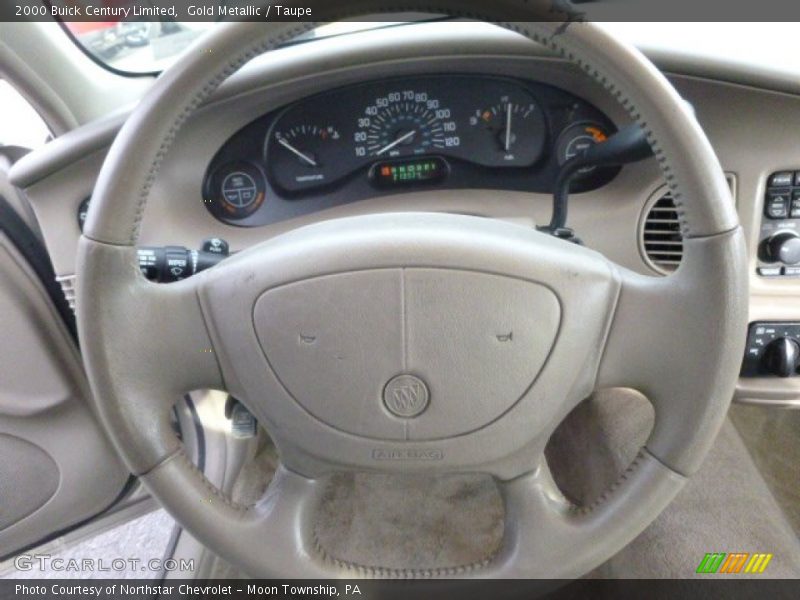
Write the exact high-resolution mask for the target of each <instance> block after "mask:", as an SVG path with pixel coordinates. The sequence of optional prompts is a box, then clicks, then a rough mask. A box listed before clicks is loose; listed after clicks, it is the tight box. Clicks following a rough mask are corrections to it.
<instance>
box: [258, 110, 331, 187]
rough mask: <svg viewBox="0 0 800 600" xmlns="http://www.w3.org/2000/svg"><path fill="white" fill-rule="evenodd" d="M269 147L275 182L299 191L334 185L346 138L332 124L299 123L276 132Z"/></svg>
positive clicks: (269, 139)
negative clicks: (328, 184)
mask: <svg viewBox="0 0 800 600" xmlns="http://www.w3.org/2000/svg"><path fill="white" fill-rule="evenodd" d="M265 146H266V163H267V165H268V166H269V169H270V173H271V175H272V177H271V179H272V181H273V182H274V183H275V184H276V185H277V186H278V187H280V188H281V189H283V190H285V191H288V192H296V191H301V190H305V189H308V188H312V187H317V186H322V185H325V184H327V183H330V182H331V180H332V179H333V174H334V172H335V169H334V167H335V166H336V164H337V159H338V155H339V154H340V153H341V152H342V138H341V135H340V134H339V131H338V130H337V129H336V128H335V127H333V126H332V125H325V126H321V125H313V124H295V125H292V126H289V127H288V128H286V129H283V128H281V129H276V130H273V131H272V132H271V133H270V135H269V136H268V137H267V140H266V143H265Z"/></svg>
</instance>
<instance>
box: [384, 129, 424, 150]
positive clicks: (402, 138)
mask: <svg viewBox="0 0 800 600" xmlns="http://www.w3.org/2000/svg"><path fill="white" fill-rule="evenodd" d="M416 133H417V132H416V131H415V130H413V129H412V130H411V131H409V132H408V133H406V134H405V135H401V136H400V137H399V138H397V139H396V140H395V141H393V142H392V143H391V144H386V145H385V146H384V147H383V148H381V149H380V150H378V151H377V152H376V153H375V156H380V155H381V154H383V153H384V152H388V151H389V150H391V149H392V148H394V147H395V146H398V145H400V144H402V143H403V142H405V141H406V140H410V139H411V138H412V137H414V135H415V134H416Z"/></svg>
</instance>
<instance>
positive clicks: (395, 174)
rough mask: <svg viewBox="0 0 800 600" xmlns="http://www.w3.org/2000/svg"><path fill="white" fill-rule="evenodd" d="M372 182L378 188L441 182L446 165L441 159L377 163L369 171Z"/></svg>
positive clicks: (445, 172)
mask: <svg viewBox="0 0 800 600" xmlns="http://www.w3.org/2000/svg"><path fill="white" fill-rule="evenodd" d="M370 174H371V177H372V180H373V181H374V182H375V183H376V184H377V185H378V186H380V187H394V186H403V185H406V184H413V183H429V182H436V181H441V180H442V179H444V177H445V176H446V175H447V163H445V162H444V160H442V159H441V158H437V157H433V158H418V159H412V160H402V161H389V162H382V163H377V164H375V165H374V166H373V167H372V170H371V173H370Z"/></svg>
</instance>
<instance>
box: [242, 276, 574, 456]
mask: <svg viewBox="0 0 800 600" xmlns="http://www.w3.org/2000/svg"><path fill="white" fill-rule="evenodd" d="M560 313H561V310H560V305H559V302H558V298H557V297H556V295H555V294H554V293H553V292H552V291H551V290H550V289H548V288H547V287H545V286H543V285H541V284H538V283H534V282H531V281H524V280H521V279H516V278H512V277H506V276H502V275H492V274H486V273H478V272H473V271H461V270H452V269H434V268H430V269H429V268H397V269H375V270H367V271H358V272H348V273H338V274H334V275H327V276H323V277H315V278H313V279H306V280H303V281H299V282H295V283H291V284H287V285H283V286H280V287H277V288H273V289H271V290H268V291H267V292H265V293H264V294H263V295H262V296H261V297H260V298H259V299H258V300H257V302H256V304H255V308H254V315H253V317H254V323H255V327H256V333H257V335H258V339H259V343H260V344H261V347H262V349H263V351H264V353H265V355H266V357H267V360H268V362H269V364H270V366H271V368H272V369H273V370H274V373H275V375H276V377H278V379H279V380H280V381H281V383H282V385H283V386H284V387H285V389H286V390H287V392H288V393H289V394H290V395H291V396H292V397H293V398H294V399H295V400H296V401H297V402H298V403H299V404H300V405H301V406H303V407H304V408H305V409H306V410H307V411H308V412H310V413H311V414H312V415H314V416H315V417H316V418H318V419H319V420H321V421H323V422H325V423H327V424H329V425H331V426H332V427H335V428H337V429H339V430H341V431H345V432H348V433H352V434H356V435H359V436H363V437H370V438H381V439H397V440H402V439H407V440H434V439H442V438H447V437H452V436H456V435H459V434H463V433H466V432H469V431H473V430H476V429H479V428H481V427H483V426H485V425H487V424H489V423H491V422H492V421H493V420H495V419H497V418H498V417H499V416H501V415H502V414H503V413H505V412H506V411H508V410H509V408H511V407H512V406H513V405H514V404H515V403H517V402H518V401H519V400H520V398H522V397H523V396H524V395H525V393H526V391H527V390H528V389H529V388H530V386H531V385H532V383H533V381H534V380H535V379H536V377H537V375H538V373H539V371H540V370H541V369H542V367H543V365H544V363H545V361H546V360H547V357H548V355H549V353H550V350H551V348H552V346H553V343H554V341H555V339H556V334H557V332H558V327H559V323H560V319H561V314H560ZM405 373H407V374H411V375H414V376H416V377H418V378H420V379H421V380H422V381H424V382H425V383H426V384H427V387H428V390H429V393H430V399H429V405H428V407H427V409H426V410H425V411H424V412H423V413H422V414H420V415H419V416H415V417H413V418H402V417H398V416H395V415H393V414H391V413H390V412H389V411H388V410H386V407H385V405H384V404H383V390H384V387H385V386H386V384H387V382H388V381H389V380H391V379H392V378H394V377H396V376H397V375H400V374H405Z"/></svg>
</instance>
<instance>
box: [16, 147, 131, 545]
mask: <svg viewBox="0 0 800 600" xmlns="http://www.w3.org/2000/svg"><path fill="white" fill-rule="evenodd" d="M9 166H10V160H9V159H8V157H7V156H4V155H2V154H0V196H2V197H3V198H5V197H7V196H9V195H11V194H16V193H17V191H16V190H14V189H13V188H12V187H11V186H10V185H9V184H8V180H7V177H6V174H7V170H8V167H9ZM20 202H24V198H20V197H17V198H16V204H17V205H19V203H20ZM11 205H12V204H11V203H10V202H8V201H7V200H5V201H3V202H2V206H3V207H5V210H0V218H2V222H0V556H7V555H9V554H12V553H14V552H15V551H18V550H20V549H21V548H23V547H26V546H29V545H31V544H35V543H37V542H38V541H40V540H42V539H44V538H47V537H49V536H51V535H53V534H56V533H59V532H62V531H64V530H66V529H68V528H70V527H71V526H73V525H75V524H76V523H80V522H83V521H85V520H87V519H90V518H91V517H93V516H95V515H97V514H98V513H100V512H102V511H103V510H105V509H106V508H108V507H109V506H110V505H111V504H113V503H114V501H115V500H116V499H117V498H118V497H119V496H120V493H121V492H122V491H123V489H125V486H126V483H127V482H128V479H129V473H128V472H127V470H126V469H125V467H124V466H123V464H122V463H121V461H120V460H119V458H118V457H117V455H116V452H115V450H114V448H113V447H112V445H111V443H110V442H109V441H108V439H107V438H106V436H105V434H104V433H103V431H102V429H101V427H100V425H99V423H98V421H97V418H96V416H95V415H94V413H93V412H92V409H91V407H90V402H89V388H88V384H87V382H86V379H85V376H84V373H83V368H82V365H81V361H80V354H79V351H78V348H77V345H76V342H75V339H74V336H73V333H72V331H71V328H70V323H68V322H65V318H64V309H63V299H61V298H55V299H56V300H62V302H60V303H59V304H61V305H62V306H59V307H57V306H56V304H57V302H55V301H54V296H53V293H54V292H53V290H54V289H55V290H58V288H57V287H55V288H53V285H54V284H55V282H54V280H53V281H47V280H45V281H44V282H43V281H42V268H43V267H42V264H41V262H42V261H41V260H34V259H32V258H31V256H32V255H31V251H30V250H31V248H30V245H33V244H35V243H36V239H35V236H36V234H35V233H32V232H31V230H30V228H28V230H27V231H26V233H27V235H28V243H23V242H20V239H19V235H18V234H19V231H20V230H24V229H25V227H26V225H27V224H26V222H25V220H24V213H23V214H22V215H20V214H19V213H18V212H16V210H15V211H14V214H11V213H10V208H11ZM9 228H13V230H9ZM34 231H35V230H34ZM45 259H46V256H45ZM36 262H38V263H39V264H33V263H36ZM45 262H46V261H45ZM47 267H49V264H48V265H47ZM49 269H50V271H51V272H52V268H51V267H49ZM60 309H61V310H60Z"/></svg>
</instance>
